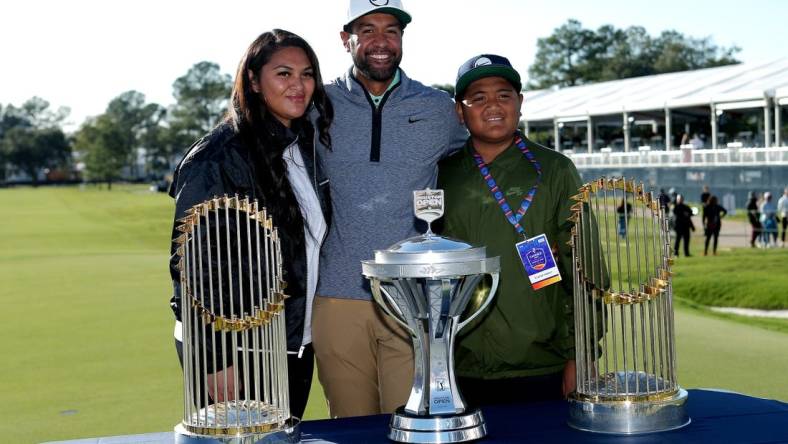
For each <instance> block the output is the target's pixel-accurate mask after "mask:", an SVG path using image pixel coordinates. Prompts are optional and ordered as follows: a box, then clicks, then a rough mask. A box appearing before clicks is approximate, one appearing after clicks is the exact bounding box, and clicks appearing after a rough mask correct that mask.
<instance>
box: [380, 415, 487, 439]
mask: <svg viewBox="0 0 788 444" xmlns="http://www.w3.org/2000/svg"><path fill="white" fill-rule="evenodd" d="M486 435H487V426H486V425H485V423H484V417H483V416H482V411H481V410H479V409H475V410H472V411H470V412H465V413H463V414H460V415H433V416H416V415H410V414H408V413H407V412H405V409H404V408H402V407H400V408H398V409H397V411H396V412H394V414H393V415H391V428H390V430H389V436H388V437H389V439H391V440H392V441H397V442H404V443H419V444H427V443H450V442H451V443H453V442H465V441H472V440H475V439H480V438H483V437H485V436H486Z"/></svg>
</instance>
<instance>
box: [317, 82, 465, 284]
mask: <svg viewBox="0 0 788 444" xmlns="http://www.w3.org/2000/svg"><path fill="white" fill-rule="evenodd" d="M326 91H327V92H328V95H329V97H330V98H331V103H332V104H333V106H334V115H335V117H334V121H333V122H332V124H331V144H332V150H330V151H329V150H326V149H325V147H323V151H322V152H321V154H322V156H323V159H324V165H325V168H326V173H327V175H328V177H329V179H330V180H331V182H330V184H331V185H330V186H331V195H332V201H333V220H332V224H331V230H330V231H329V233H328V237H327V238H326V240H325V243H324V244H323V252H322V256H321V259H320V284H319V287H318V295H319V296H329V297H339V298H351V299H370V298H371V296H370V293H369V285H368V284H367V282H366V279H364V277H363V276H362V275H361V261H362V260H364V259H371V258H372V257H373V254H374V250H380V249H385V248H387V247H389V246H391V245H392V244H394V243H396V242H399V241H401V240H404V239H406V238H409V237H412V236H415V235H417V234H419V233H420V232H423V230H417V227H416V222H417V220H416V219H415V218H414V216H413V191H414V190H420V189H424V188H427V187H430V188H435V183H436V179H437V173H438V169H437V162H438V160H440V159H441V158H443V157H445V156H446V155H448V154H449V153H450V152H453V151H455V150H457V149H459V148H461V147H462V146H463V144H464V143H465V139H466V138H467V136H468V133H467V131H466V130H465V128H464V127H463V126H462V124H461V123H460V121H459V119H458V117H457V114H456V112H455V110H454V102H453V101H452V99H451V98H450V97H449V95H448V94H447V93H446V92H444V91H440V90H437V89H434V88H430V87H427V86H424V85H422V84H421V83H419V82H417V81H415V80H412V79H410V78H408V76H407V75H405V73H404V72H403V71H402V70H400V82H399V84H398V85H396V86H394V87H393V88H391V89H389V90H388V91H387V92H386V93H385V95H384V97H383V99H382V100H381V102H380V105H379V106H378V107H377V108H376V107H375V106H374V105H373V102H372V99H371V98H370V97H369V94H368V92H367V91H366V90H365V89H364V87H363V86H362V85H361V83H360V82H359V81H358V80H356V79H355V78H354V77H353V75H352V68H351V69H350V70H348V72H347V73H345V75H344V76H342V77H340V78H337V79H336V80H334V81H333V82H331V83H330V84H328V85H326ZM419 223H421V222H420V221H419ZM419 227H420V228H422V226H421V225H420V226H419Z"/></svg>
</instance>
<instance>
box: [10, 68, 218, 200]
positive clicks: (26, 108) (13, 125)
mask: <svg viewBox="0 0 788 444" xmlns="http://www.w3.org/2000/svg"><path fill="white" fill-rule="evenodd" d="M172 88H173V97H174V98H175V103H174V104H173V105H172V106H170V107H169V108H165V107H163V106H161V105H159V104H157V103H148V102H147V101H146V99H145V95H144V94H142V93H141V92H139V91H133V90H132V91H126V92H124V93H122V94H120V95H118V96H117V97H115V98H114V99H112V100H111V101H110V102H109V104H108V105H107V108H106V110H105V111H104V113H102V114H100V115H98V116H94V117H90V118H88V119H87V120H86V121H85V122H83V123H82V125H81V126H80V127H79V129H77V131H76V132H75V133H74V134H71V135H66V134H64V132H63V130H62V124H63V121H64V120H65V119H66V117H67V116H68V114H69V110H68V109H67V108H61V109H59V110H57V111H52V110H51V109H50V108H49V103H48V102H47V101H46V100H43V99H41V98H38V97H33V98H32V99H30V100H28V101H27V102H25V103H24V104H22V105H21V106H20V107H15V106H13V105H8V106H6V107H2V105H0V180H4V179H5V178H6V174H7V167H8V166H12V167H15V168H16V169H19V170H21V171H23V172H25V173H26V174H27V175H28V176H30V177H31V178H32V181H33V184H34V185H35V184H36V182H37V178H38V175H39V173H40V172H41V171H42V170H46V169H55V168H60V169H61V170H74V168H75V166H76V165H75V163H80V164H83V165H84V169H83V174H84V177H83V179H86V180H90V181H95V182H105V183H107V185H108V187H111V186H112V183H113V182H114V181H117V180H118V179H120V177H121V173H122V172H123V170H124V168H130V169H133V168H134V167H135V165H137V163H138V162H137V156H138V154H139V153H144V162H145V165H146V169H147V171H149V172H151V173H152V175H153V176H157V177H161V176H163V175H164V174H166V173H168V172H169V171H170V169H171V167H172V165H173V164H174V163H175V162H177V161H178V159H179V158H180V156H181V155H183V152H184V150H185V149H186V148H187V147H189V146H190V145H191V144H192V143H193V142H194V141H195V140H196V139H197V138H199V137H200V136H202V135H203V134H205V133H206V132H208V131H209V130H210V129H211V128H212V127H213V126H214V125H216V123H218V122H219V120H220V119H221V118H222V117H223V116H224V114H225V113H226V110H227V102H228V99H229V96H230V91H231V89H232V77H231V76H230V75H229V74H225V73H222V72H221V70H220V68H219V65H217V64H216V63H212V62H205V61H204V62H200V63H197V64H195V65H194V66H192V67H191V68H190V69H189V70H188V72H186V74H184V75H183V76H181V77H178V78H177V79H176V80H175V82H174V83H173V85H172ZM141 149H142V150H141ZM72 150H73V152H74V153H75V155H74V156H72ZM129 173H130V175H132V176H139V174H138V172H136V171H129Z"/></svg>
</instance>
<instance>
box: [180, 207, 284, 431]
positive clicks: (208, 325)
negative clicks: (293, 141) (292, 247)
mask: <svg viewBox="0 0 788 444" xmlns="http://www.w3.org/2000/svg"><path fill="white" fill-rule="evenodd" d="M180 222H181V225H180V226H179V227H178V230H179V231H180V232H181V233H182V234H181V235H180V236H179V237H178V238H177V239H176V243H177V244H178V249H177V254H178V256H179V257H180V260H179V264H178V267H179V270H180V278H181V280H180V291H181V293H180V297H181V319H182V323H183V330H182V332H183V390H184V393H183V420H182V421H181V423H180V424H178V425H177V426H176V427H175V442H176V443H178V444H212V443H223V444H231V443H232V444H263V443H265V444H272V443H291V442H298V441H299V436H300V433H299V424H298V423H299V421H298V419H297V418H293V417H291V415H290V407H289V400H288V381H287V349H286V347H287V346H286V337H285V318H284V315H285V313H284V300H285V298H286V297H287V296H286V295H285V294H284V287H285V282H284V281H283V280H282V253H281V247H280V243H279V236H278V233H277V229H276V228H275V227H274V226H273V222H272V220H271V218H270V217H269V216H268V215H267V214H266V211H265V208H258V205H257V202H256V201H252V202H250V201H248V200H246V199H239V198H238V196H235V197H227V196H224V197H221V198H215V199H212V200H208V201H206V202H203V203H201V204H198V205H195V206H194V207H193V208H191V209H190V210H189V211H188V212H187V216H186V217H184V218H183V219H181V220H180Z"/></svg>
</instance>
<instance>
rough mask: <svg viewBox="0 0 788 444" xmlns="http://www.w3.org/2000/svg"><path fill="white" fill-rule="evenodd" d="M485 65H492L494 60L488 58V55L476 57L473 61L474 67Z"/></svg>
mask: <svg viewBox="0 0 788 444" xmlns="http://www.w3.org/2000/svg"><path fill="white" fill-rule="evenodd" d="M484 65H492V60H490V59H488V58H487V57H479V58H478V59H476V61H475V62H473V67H474V68H478V67H480V66H484Z"/></svg>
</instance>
